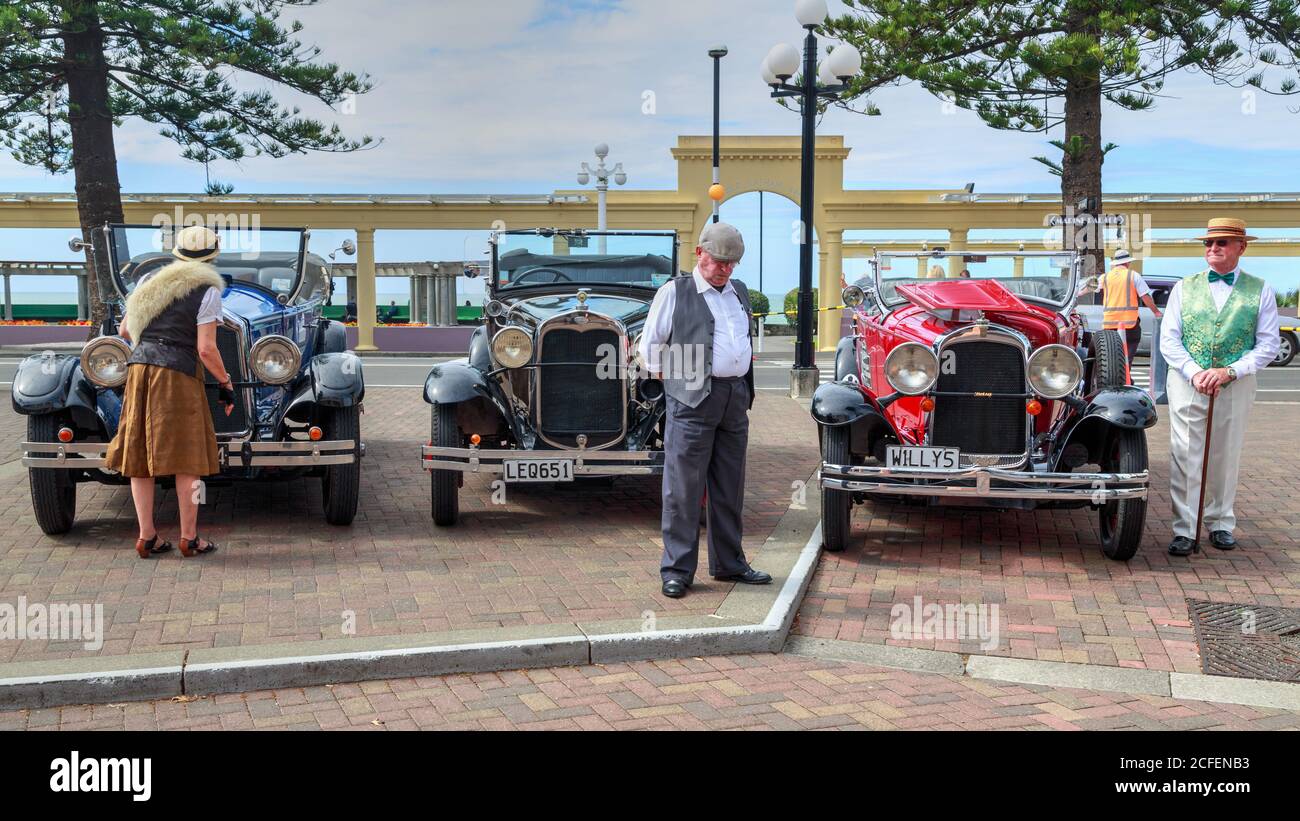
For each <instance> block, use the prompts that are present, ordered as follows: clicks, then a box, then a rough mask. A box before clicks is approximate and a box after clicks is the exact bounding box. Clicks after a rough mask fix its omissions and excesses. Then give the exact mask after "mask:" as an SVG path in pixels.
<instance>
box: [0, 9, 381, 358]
mask: <svg viewBox="0 0 1300 821" xmlns="http://www.w3.org/2000/svg"><path fill="white" fill-rule="evenodd" d="M314 3H315V0H215V1H214V0H206V1H205V0H112V2H95V1H94V0H20V1H19V2H14V1H13V0H0V141H3V145H4V146H5V148H7V149H8V150H9V151H10V153H11V154H12V155H13V156H14V158H15V159H17V160H18V161H19V162H22V163H24V164H27V165H33V166H39V167H41V168H43V169H45V170H46V171H48V172H50V173H51V174H63V173H66V172H67V171H68V170H71V171H72V172H73V175H74V179H75V188H76V194H77V209H78V217H79V220H80V223H81V232H82V238H83V239H85V240H86V241H88V242H95V243H98V245H97V246H96V247H97V248H100V249H101V251H103V250H104V249H102V245H103V242H102V239H101V237H100V232H99V231H98V230H96V229H98V228H99V227H100V226H102V225H103V224H104V223H106V222H121V221H122V201H121V196H120V190H121V187H120V185H119V182H118V173H117V155H116V151H115V149H114V144H113V129H114V126H115V125H120V124H122V123H123V122H124V121H125V120H126V119H127V118H130V117H137V118H140V119H142V120H145V121H146V122H149V123H153V124H155V125H157V126H159V127H160V128H159V133H160V134H162V135H163V136H165V137H168V138H170V139H172V140H174V141H175V142H176V143H177V144H179V145H180V146H181V152H180V153H181V156H183V157H186V158H187V159H192V160H195V161H198V162H204V163H207V162H209V161H211V160H213V159H226V160H239V159H241V158H243V157H245V156H246V155H248V154H249V153H251V154H253V155H268V156H271V157H282V156H284V155H286V154H292V153H304V152H306V151H355V150H357V149H360V148H362V147H364V146H368V145H372V144H374V141H373V140H372V139H371V138H370V137H363V138H362V139H360V140H350V139H348V138H346V137H345V136H344V135H343V134H342V133H341V132H340V130H339V128H338V126H337V125H330V126H327V125H325V124H324V123H321V122H319V121H317V120H314V119H311V118H308V117H304V116H301V115H300V111H299V109H298V108H296V107H295V108H286V107H284V106H282V105H281V104H279V103H278V102H276V100H275V98H274V97H273V96H272V94H271V93H270V92H269V91H267V90H265V89H259V90H252V91H247V90H244V91H241V90H239V89H237V88H236V87H235V85H234V83H233V80H234V78H235V77H236V76H237V75H239V74H240V73H242V74H243V75H245V76H246V77H247V78H249V79H251V80H253V81H256V82H258V83H260V84H261V85H266V82H265V81H270V82H271V83H274V84H277V85H280V86H284V87H286V88H288V89H291V90H293V91H296V92H299V93H301V94H304V95H307V96H309V97H313V98H315V99H317V100H320V101H321V102H324V103H325V104H327V105H330V106H334V105H336V104H338V103H340V102H342V101H343V100H345V99H347V98H348V97H349V96H350V95H355V94H362V93H364V92H366V91H368V90H369V89H370V88H371V83H370V81H369V79H368V78H367V77H366V76H365V75H364V74H363V75H356V74H352V73H350V72H346V71H342V70H341V69H340V68H339V67H338V66H337V65H335V64H333V63H324V62H314V61H315V60H316V58H317V57H318V56H319V54H320V49H319V48H316V47H314V46H304V45H303V44H302V43H301V42H299V41H298V40H297V39H296V36H295V35H296V34H297V33H298V32H299V31H300V30H301V28H302V26H301V24H299V23H298V22H296V21H295V22H293V23H292V24H290V25H289V26H287V27H285V26H282V25H281V24H280V22H279V18H280V15H281V13H282V11H283V10H284V9H285V8H288V7H298V6H309V5H313V4H314ZM217 190H220V189H217ZM97 257H98V260H99V263H100V264H99V267H98V270H96V274H95V276H96V280H97V284H99V285H100V287H104V286H107V285H109V279H108V276H109V272H108V264H107V263H108V260H107V253H103V252H101V253H99V254H98V255H97ZM86 259H87V265H88V266H90V265H92V264H93V260H94V259H95V257H92V256H91V254H89V253H87V255H86ZM88 270H89V268H88ZM87 290H89V291H90V300H91V319H92V323H93V324H94V325H96V326H97V325H98V324H99V323H100V322H101V321H102V320H103V317H104V306H103V304H102V303H101V301H100V299H99V290H100V289H99V287H92V288H89V289H87ZM97 332H98V330H97V329H96V330H95V331H92V334H93V333H97Z"/></svg>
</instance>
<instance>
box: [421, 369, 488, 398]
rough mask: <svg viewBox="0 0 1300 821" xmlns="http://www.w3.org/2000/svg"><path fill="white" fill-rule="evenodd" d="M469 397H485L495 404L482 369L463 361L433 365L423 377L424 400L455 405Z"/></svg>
mask: <svg viewBox="0 0 1300 821" xmlns="http://www.w3.org/2000/svg"><path fill="white" fill-rule="evenodd" d="M470 399H487V400H489V401H491V402H492V403H493V404H496V397H494V396H493V395H492V391H491V389H490V388H489V387H488V382H487V378H486V377H484V376H483V373H482V371H480V370H479V369H478V368H475V367H473V366H472V365H470V364H468V363H467V362H464V361H459V362H443V363H442V364H439V365H434V366H433V367H432V368H431V369H430V370H429V375H428V376H427V377H425V379H424V401H425V402H428V403H430V404H434V403H437V404H439V405H455V404H457V403H459V402H465V401H467V400H470Z"/></svg>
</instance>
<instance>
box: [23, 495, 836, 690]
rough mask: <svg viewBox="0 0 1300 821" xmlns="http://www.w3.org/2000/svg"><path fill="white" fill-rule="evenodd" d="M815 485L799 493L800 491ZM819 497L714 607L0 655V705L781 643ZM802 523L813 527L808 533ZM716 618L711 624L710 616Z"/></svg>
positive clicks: (790, 517) (812, 548)
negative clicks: (256, 641) (67, 656)
mask: <svg viewBox="0 0 1300 821" xmlns="http://www.w3.org/2000/svg"><path fill="white" fill-rule="evenodd" d="M814 497H816V502H817V503H819V502H820V497H819V496H817V495H816V494H809V498H810V501H812V499H813V498H814ZM817 503H813V504H809V505H807V506H805V507H803V508H797V509H796V508H791V509H788V510H787V511H786V513H785V514H784V515H783V516H782V517H781V519H780V521H779V522H778V523H777V526H776V528H775V529H774V530H773V531H772V534H771V535H770V536H769V537H768V539H767V541H766V542H765V543H764V545H763V549H762V552H761V556H762V562H761V563H762V565H763V568H764V569H765V570H768V572H770V573H771V574H772V576H773V580H774V582H775V583H774V584H772V585H763V586H750V585H736V586H735V588H734V589H733V590H732V591H731V592H730V593H729V594H728V595H727V597H726V598H725V599H724V600H723V602H722V605H721V606H719V608H718V611H717V613H715V614H713V615H709V616H665V617H663V618H662V620H661V621H662V629H659V624H658V623H657V622H658V621H660V620H656V623H652V624H651V628H652V629H646V630H642V629H639V628H640V627H641V623H640V622H637V621H635V620H622V621H608V622H591V623H586V624H564V623H561V624H546V625H534V626H529V627H518V628H489V629H481V630H460V631H448V632H442V633H425V634H417V635H409V634H408V635H398V636H377V637H363V638H343V639H322V640H319V641H306V642H289V643H285V644H278V645H253V646H249V647H230V648H212V649H200V650H191V651H189V652H188V653H185V652H183V651H180V650H177V651H174V652H170V653H153V654H135V655H124V656H106V657H102V658H99V657H97V658H85V659H73V660H64V661H32V662H17V663H10V664H0V708H4V709H31V708H41V707H56V706H61V705H68V704H95V703H104V702H113V701H143V700H150V699H156V698H170V697H173V696H178V695H182V694H184V695H214V694H217V693H237V692H246V691H250V690H265V689H277V688H283V687H307V686H314V685H320V684H335V683H340V684H341V683H345V682H356V681H368V680H373V679H384V678H405V677H410V676H436V675H447V674H450V673H484V672H492V671H498V670H519V669H526V668H535V667H560V666H573V665H584V664H604V663H611V662H616V661H643V660H649V659H664V658H683V657H690V656H701V655H727V654H735V653H776V652H779V651H780V649H781V647H782V646H783V645H784V644H785V641H786V638H787V636H788V635H789V632H790V627H791V626H792V625H793V624H794V619H795V615H796V614H797V613H798V610H799V604H800V603H801V602H802V600H803V596H804V593H805V592H806V591H807V589H808V585H809V584H810V583H811V581H812V576H813V573H814V572H815V571H816V569H817V557H818V556H819V555H820V552H821V527H820V516H821V514H820V509H819V505H818V504H817ZM810 532H811V535H809V534H810ZM714 624H716V625H717V626H713V625H714Z"/></svg>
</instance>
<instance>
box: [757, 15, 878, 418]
mask: <svg viewBox="0 0 1300 821" xmlns="http://www.w3.org/2000/svg"><path fill="white" fill-rule="evenodd" d="M826 15H827V9H826V0H798V2H796V3H795V17H796V18H798V20H799V25H801V26H803V27H804V28H805V29H806V30H807V32H808V34H807V35H806V36H805V37H804V46H803V57H802V65H803V75H802V77H801V78H800V83H799V84H798V85H793V84H791V83H789V82H787V81H788V80H790V78H791V77H793V76H794V74H795V72H796V71H797V70H798V69H799V66H800V55H799V52H798V51H796V50H795V49H794V47H792V46H790V45H789V44H787V43H782V44H780V45H777V46H774V47H773V48H772V50H771V51H769V52H768V54H767V59H766V60H764V61H763V68H762V73H763V82H765V83H767V84H768V85H769V86H771V87H772V96H773V97H797V98H798V99H799V109H800V114H801V115H802V118H803V139H802V148H801V157H800V168H799V224H800V237H799V243H800V244H799V303H798V320H797V322H798V329H797V330H798V336H797V337H796V342H795V349H794V351H795V356H794V370H793V371H792V372H791V374H790V395H791V396H793V397H796V398H797V397H802V396H810V395H812V392H813V391H814V390H816V388H817V380H818V373H817V364H816V360H815V358H814V355H813V352H814V347H813V326H814V322H813V317H814V316H815V314H816V307H817V306H815V305H814V304H813V296H812V226H813V204H814V202H813V196H814V192H813V168H814V160H815V157H816V148H817V133H816V131H817V103H818V101H819V100H835V99H837V98H838V95H839V93H840V92H842V91H844V90H845V89H847V88H848V81H849V79H851V78H852V77H853V76H854V75H856V74H857V73H858V72H859V71H860V70H861V69H862V55H861V54H859V53H858V50H857V49H856V48H853V47H852V46H850V45H848V44H841V45H838V46H836V47H835V48H834V49H833V50H832V51H831V53H830V54H829V55H827V57H826V59H825V60H823V61H822V65H821V69H820V70H818V67H817V36H816V35H815V34H814V33H813V30H814V29H816V28H817V26H819V25H821V24H822V22H824V21H825V20H826Z"/></svg>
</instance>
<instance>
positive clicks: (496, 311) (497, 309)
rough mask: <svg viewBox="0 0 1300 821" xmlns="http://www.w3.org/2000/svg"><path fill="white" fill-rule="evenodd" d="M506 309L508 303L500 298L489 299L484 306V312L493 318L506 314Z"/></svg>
mask: <svg viewBox="0 0 1300 821" xmlns="http://www.w3.org/2000/svg"><path fill="white" fill-rule="evenodd" d="M506 310H507V308H506V304H505V303H504V302H502V301H501V300H499V299H489V300H488V303H487V304H486V305H484V306H483V313H485V314H487V315H488V316H490V317H492V318H493V319H496V318H497V317H502V316H505V314H506Z"/></svg>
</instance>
